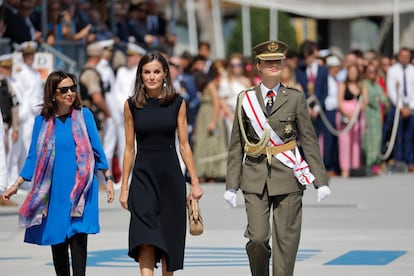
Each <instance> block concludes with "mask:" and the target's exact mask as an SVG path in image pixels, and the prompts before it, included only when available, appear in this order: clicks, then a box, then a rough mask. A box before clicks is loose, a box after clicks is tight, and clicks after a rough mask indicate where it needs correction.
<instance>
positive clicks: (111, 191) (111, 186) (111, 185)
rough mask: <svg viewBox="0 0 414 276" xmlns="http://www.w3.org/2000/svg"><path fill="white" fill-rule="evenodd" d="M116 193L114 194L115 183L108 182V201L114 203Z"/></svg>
mask: <svg viewBox="0 0 414 276" xmlns="http://www.w3.org/2000/svg"><path fill="white" fill-rule="evenodd" d="M114 197H115V192H114V183H113V181H112V180H108V181H106V201H107V202H108V203H112V201H114Z"/></svg>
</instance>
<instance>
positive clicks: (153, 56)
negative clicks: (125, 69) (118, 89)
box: [131, 51, 176, 108]
mask: <svg viewBox="0 0 414 276" xmlns="http://www.w3.org/2000/svg"><path fill="white" fill-rule="evenodd" d="M153 61H158V62H159V63H161V66H162V69H163V70H164V72H165V74H166V75H165V79H164V84H165V86H164V87H163V89H162V97H161V99H160V103H161V104H162V105H168V104H169V103H171V102H172V101H173V100H174V98H175V97H176V93H175V90H174V87H173V85H172V81H171V74H170V70H169V67H168V61H167V60H166V59H165V57H164V56H163V55H162V54H161V53H160V52H158V51H152V52H148V53H147V54H145V55H144V56H143V57H142V58H141V59H140V61H139V64H138V68H137V73H136V79H135V87H134V95H132V97H131V100H132V103H133V104H134V105H135V106H137V107H138V108H143V107H144V106H145V105H146V104H147V98H148V95H147V93H146V89H145V86H144V82H143V81H142V77H141V74H142V67H144V65H145V64H147V63H150V62H153Z"/></svg>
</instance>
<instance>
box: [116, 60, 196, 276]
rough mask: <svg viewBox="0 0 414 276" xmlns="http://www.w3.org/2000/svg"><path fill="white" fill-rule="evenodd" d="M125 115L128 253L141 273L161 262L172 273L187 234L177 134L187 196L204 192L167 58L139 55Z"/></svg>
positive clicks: (151, 270)
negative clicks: (185, 170)
mask: <svg viewBox="0 0 414 276" xmlns="http://www.w3.org/2000/svg"><path fill="white" fill-rule="evenodd" d="M124 117H125V119H124V120H125V136H126V147H125V153H124V160H123V166H122V184H121V194H120V197H119V201H120V203H121V205H122V207H123V208H125V209H127V210H129V212H130V215H131V219H130V225H129V251H128V255H129V256H130V257H131V258H133V259H135V261H137V262H139V266H140V271H141V275H143V276H152V275H154V267H155V266H156V264H157V263H158V262H159V261H162V275H163V276H171V275H173V272H174V271H176V270H178V269H183V261H184V246H185V233H186V207H185V206H186V184H185V181H184V176H183V174H182V172H181V167H180V164H179V161H178V156H177V152H176V149H175V137H176V136H175V134H176V133H177V134H178V142H179V143H178V144H179V149H180V154H181V156H182V158H183V160H184V163H185V165H186V167H187V171H188V174H189V176H190V179H191V188H190V191H189V194H188V197H189V198H190V199H195V200H199V199H200V198H201V196H202V195H203V190H202V189H201V187H200V184H199V180H198V178H197V175H196V171H195V165H194V159H193V154H192V152H191V148H190V144H189V143H188V133H187V119H186V118H187V117H186V105H185V102H184V100H183V98H182V97H181V96H179V95H178V94H177V93H175V91H174V88H173V85H172V82H171V76H170V71H169V68H168V62H167V61H166V59H165V58H164V57H163V56H162V55H161V54H160V53H159V52H150V53H147V54H146V55H144V56H143V57H142V58H141V60H140V62H139V64H138V69H137V74H136V81H135V93H134V95H133V96H132V97H131V98H129V99H128V100H127V101H126V102H125V105H124ZM135 144H136V145H137V147H136V148H135ZM135 152H136V156H135ZM134 160H135V161H134ZM132 165H133V168H132ZM131 170H132V178H131V183H130V184H129V183H128V179H129V176H130V174H131Z"/></svg>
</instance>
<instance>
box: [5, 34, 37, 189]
mask: <svg viewBox="0 0 414 276" xmlns="http://www.w3.org/2000/svg"><path fill="white" fill-rule="evenodd" d="M36 49H37V43H36V42H35V41H26V42H23V43H21V44H20V45H19V46H18V51H19V52H21V53H22V55H23V62H22V63H21V64H19V65H17V66H16V67H17V69H16V70H15V74H14V75H13V81H12V85H13V86H14V89H15V92H16V96H17V99H18V101H19V139H18V140H17V141H16V142H15V143H13V146H12V148H11V153H10V155H9V157H10V159H8V167H9V168H8V170H9V178H10V180H13V181H14V179H17V177H18V176H19V173H20V170H21V169H22V167H23V164H24V161H25V160H26V156H27V153H28V152H29V147H30V143H31V140H32V131H33V125H34V118H35V116H36V115H37V114H39V113H40V111H41V108H42V105H43V81H42V78H41V76H40V73H39V72H38V71H36V70H35V69H34V68H33V66H32V62H33V60H34V55H35V53H36ZM29 55H32V57H29V58H28V59H29V60H30V61H25V59H26V58H27V56H29ZM31 59H33V60H31ZM10 184H12V183H10ZM28 185H29V184H23V186H22V187H23V188H26V189H28V188H29V187H28Z"/></svg>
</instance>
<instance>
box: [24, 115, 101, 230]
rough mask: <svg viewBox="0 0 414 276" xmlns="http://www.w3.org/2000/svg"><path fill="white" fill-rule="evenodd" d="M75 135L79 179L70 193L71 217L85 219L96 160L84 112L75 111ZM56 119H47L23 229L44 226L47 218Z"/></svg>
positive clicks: (38, 143) (40, 137)
mask: <svg viewBox="0 0 414 276" xmlns="http://www.w3.org/2000/svg"><path fill="white" fill-rule="evenodd" d="M71 116H72V134H73V137H74V139H75V144H76V164H77V168H76V177H75V185H74V186H73V189H72V192H71V194H70V200H71V204H72V206H71V216H72V217H81V216H82V215H83V211H84V208H85V200H86V195H87V193H88V191H89V189H90V187H91V185H92V181H93V175H94V168H95V159H94V155H93V150H92V146H91V143H90V141H89V136H88V131H87V129H86V124H85V118H84V117H83V113H82V110H76V109H73V110H72V113H71ZM55 120H56V119H55V118H52V119H49V120H44V121H43V125H42V128H41V130H40V133H39V138H38V139H37V145H36V165H35V172H34V176H33V179H32V190H31V192H30V193H29V194H28V195H27V197H26V199H25V201H24V202H23V204H22V207H21V208H20V210H19V213H20V218H19V221H20V223H19V224H20V226H22V227H26V228H29V227H31V226H34V225H39V224H41V223H42V218H43V217H44V216H47V209H48V204H49V192H50V185H51V184H52V173H53V165H54V160H55V139H56V131H55Z"/></svg>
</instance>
